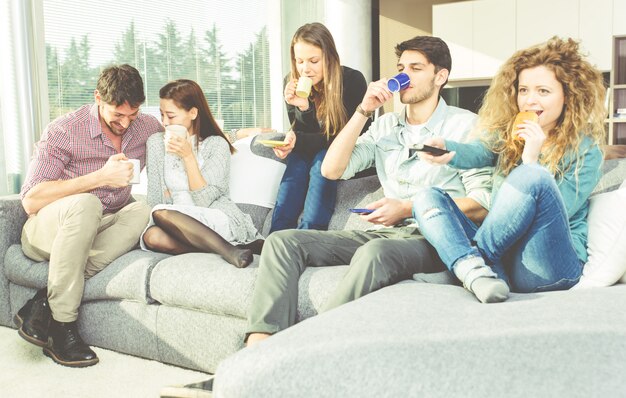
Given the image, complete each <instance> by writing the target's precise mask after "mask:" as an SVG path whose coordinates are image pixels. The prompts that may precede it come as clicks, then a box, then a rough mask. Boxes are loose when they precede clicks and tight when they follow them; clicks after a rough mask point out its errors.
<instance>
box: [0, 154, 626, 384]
mask: <svg viewBox="0 0 626 398" xmlns="http://www.w3.org/2000/svg"><path fill="white" fill-rule="evenodd" d="M622 156H623V154H622ZM604 171H605V175H604V177H603V180H602V181H601V183H600V184H599V185H598V187H597V188H596V191H597V192H602V191H606V190H611V189H615V188H616V187H617V186H619V183H621V181H623V180H624V178H626V160H611V161H608V162H606V163H605V165H604ZM381 196H382V194H381V191H380V185H379V182H378V179H377V177H376V176H366V177H362V178H357V179H353V180H349V181H341V182H340V183H339V191H338V200H337V205H336V211H335V214H334V215H333V218H332V220H331V226H330V227H331V228H333V229H341V228H354V229H359V228H364V227H365V225H364V224H363V223H362V221H361V220H360V219H359V217H358V216H356V215H353V214H351V213H349V212H348V211H347V209H348V208H350V207H359V206H363V205H365V204H367V203H368V202H371V201H372V200H375V199H377V198H379V197H381ZM240 206H241V207H242V209H243V210H244V211H247V212H249V213H250V214H251V215H252V217H253V220H254V222H255V224H256V225H257V226H258V227H259V229H260V230H262V231H263V232H265V233H266V232H267V230H268V228H269V220H270V216H271V212H270V210H269V209H266V208H260V207H258V206H251V205H240ZM25 219H26V216H25V214H24V212H23V210H22V207H21V204H20V202H19V199H18V197H17V196H16V195H13V196H9V197H3V198H0V231H2V232H1V234H2V235H0V324H2V325H5V326H11V327H13V322H12V319H11V318H12V315H13V314H15V313H16V312H17V310H18V309H19V308H20V307H21V306H22V305H23V304H24V302H25V301H26V300H27V299H28V298H29V297H31V296H32V295H33V294H34V293H35V290H36V289H38V288H41V287H43V286H44V285H45V283H46V279H47V264H46V263H45V262H44V263H36V262H33V261H31V260H30V259H28V258H26V257H25V256H24V255H23V253H22V251H21V248H20V245H19V241H20V233H21V227H22V225H23V223H24V221H25ZM257 266H258V259H255V262H254V263H253V264H252V265H251V266H249V267H248V268H246V269H237V268H234V267H232V266H231V265H229V264H227V263H225V262H224V261H223V260H222V259H221V258H220V257H218V256H217V255H213V254H200V253H194V254H186V255H181V256H167V255H163V254H157V253H148V252H142V251H140V250H134V251H132V252H130V253H128V254H126V255H124V256H122V257H120V258H119V259H117V260H116V261H114V262H113V263H112V264H111V265H109V266H108V267H107V268H106V269H105V270H103V271H102V272H101V273H99V274H98V275H96V276H95V277H93V278H92V279H90V280H89V281H87V283H86V286H85V294H84V297H83V305H82V307H81V311H80V317H79V327H80V332H81V334H82V335H83V337H84V338H85V340H86V341H87V342H88V343H89V344H92V345H95V346H99V347H103V348H108V349H112V350H116V351H120V352H124V353H129V354H133V355H137V356H141V357H145V358H151V359H156V360H159V361H162V362H165V363H171V364H175V365H179V366H183V367H187V368H192V369H198V370H202V371H206V372H210V373H214V372H215V371H216V370H217V379H216V393H218V394H222V396H285V395H294V394H295V392H296V391H297V392H298V394H297V395H298V396H312V395H316V396H344V395H349V396H368V395H369V396H408V395H420V396H421V395H425V396H429V395H441V396H443V395H447V394H446V392H449V393H450V394H457V393H458V395H476V396H481V395H498V394H487V392H488V391H489V387H488V386H484V385H483V384H484V383H487V382H486V381H489V382H491V383H492V384H493V383H495V384H496V386H497V387H496V390H495V391H498V392H502V391H504V390H503V389H504V388H507V390H506V391H507V392H508V393H511V394H512V393H513V392H514V390H516V389H520V388H522V387H523V386H526V387H528V386H531V387H536V386H535V384H529V383H535V381H537V382H539V381H540V379H541V381H542V382H544V381H545V383H548V384H545V385H546V386H548V387H546V388H552V386H555V385H556V384H559V385H561V384H563V385H564V387H563V388H564V389H567V391H570V390H571V384H575V385H578V384H580V383H583V382H584V381H585V380H591V381H590V382H592V381H594V380H595V379H593V377H594V375H595V373H590V374H587V375H586V376H585V377H583V378H582V379H581V378H579V376H581V372H577V371H574V372H573V373H572V376H571V377H569V376H568V375H567V369H569V368H570V367H573V368H575V369H581V368H583V367H584V365H585V364H593V366H594V369H597V371H598V372H601V373H600V375H601V376H602V378H603V380H604V379H610V376H612V375H613V374H615V372H617V371H619V372H622V373H623V371H624V370H626V368H625V366H626V365H624V364H626V361H624V360H623V358H624V354H626V346H625V344H626V343H625V342H626V339H624V337H625V336H624V334H625V332H626V320H625V319H624V318H625V315H624V314H626V312H624V311H623V308H624V304H626V287H625V286H624V285H620V286H616V287H611V288H606V289H595V290H587V291H579V292H573V291H569V292H552V293H542V294H530V295H515V294H514V295H512V298H511V299H510V300H509V301H508V302H506V303H504V304H498V305H480V304H479V303H478V302H477V301H476V300H475V299H474V298H473V297H472V296H471V295H470V294H469V293H467V292H466V291H465V290H464V289H463V288H461V287H458V286H446V285H436V284H425V283H421V284H419V285H418V283H417V282H405V283H401V284H399V285H396V286H393V287H389V288H385V289H383V290H381V291H379V292H376V293H374V294H372V295H370V296H368V297H365V298H363V299H360V300H357V301H355V302H354V303H351V304H348V305H346V306H343V307H340V308H337V309H335V310H333V311H330V312H328V313H326V314H322V315H321V316H318V317H314V318H312V319H308V320H307V321H306V322H301V323H300V324H298V325H296V326H294V327H292V328H290V329H288V330H286V331H284V332H281V333H279V334H278V335H276V336H274V337H272V338H271V339H269V340H267V341H266V342H264V343H263V344H260V345H259V346H258V347H257V348H252V349H245V350H241V351H239V350H240V349H241V347H242V339H243V335H244V330H245V326H246V321H245V314H246V310H247V308H248V307H249V304H250V300H251V294H252V289H253V287H254V281H255V276H256V269H257ZM346 268H347V266H338V267H324V268H310V269H307V270H306V272H305V273H304V275H303V276H302V278H301V280H300V285H299V304H298V318H299V320H300V321H302V320H305V319H307V318H311V317H312V316H313V315H316V314H317V312H318V310H319V308H320V307H321V306H322V305H323V304H324V301H325V300H326V299H327V297H328V296H329V294H330V292H332V291H333V289H334V288H335V286H336V284H337V283H338V281H339V280H340V278H341V277H342V276H343V274H344V273H345V271H346ZM600 303H605V304H607V305H605V306H604V307H602V308H601V309H602V311H598V310H597V307H598V306H599V304H600ZM596 304H597V305H596ZM589 324H591V326H587V325H589ZM610 350H613V351H611V352H610ZM237 351H239V352H237ZM236 352H237V353H236ZM233 353H236V354H235V355H232V356H231V354H233ZM583 355H591V356H590V357H589V358H590V359H585V360H584V361H583V362H575V361H578V360H579V359H580V358H582V357H583ZM613 355H615V356H614V357H613ZM227 357H230V358H228V359H227V360H226V361H223V360H224V359H225V358H227ZM600 357H601V358H602V360H600V359H599V358H600ZM222 361H223V362H222ZM581 361H582V360H581ZM221 362H222V364H221V365H220V367H219V369H218V368H217V367H218V364H220V363H221ZM531 365H532V366H531ZM553 365H558V366H556V367H555V368H553V367H552V366H553ZM561 368H563V369H561ZM547 369H550V372H551V373H548V371H547ZM463 372H464V373H463ZM589 372H591V371H589ZM593 372H595V370H594V371H593ZM459 374H461V375H464V376H463V380H462V381H457V380H456V379H455V378H456V377H457V376H456V375H459ZM518 374H519V375H520V377H521V376H523V377H522V378H519V377H517V376H516V375H518ZM529 374H533V375H535V376H533V377H534V378H533V377H526V376H527V375H529ZM551 375H554V378H555V380H557V381H554V382H552V381H550V380H549V379H550V376H551ZM470 376H474V377H475V378H474V379H472V378H471V377H470ZM505 376H506V377H505ZM581 377H582V376H581ZM574 380H576V383H574ZM580 380H582V382H581V381H580ZM615 380H618V379H617V378H615ZM483 382H484V383H483ZM481 383H483V384H481ZM550 383H552V384H550ZM568 383H569V384H568ZM615 383H617V381H614V382H613V384H607V386H606V388H607V389H609V390H611V391H613V392H615V391H616V390H615V389H614V387H615ZM594 385H595V384H594ZM555 388H556V387H555ZM590 388H592V389H593V388H595V387H594V386H592V387H590ZM598 388H599V387H598ZM603 388H604V387H603ZM508 389H510V391H509V390H508ZM220 391H221V392H222V393H220ZM520 391H521V390H520ZM554 391H556V392H557V393H558V392H559V391H564V390H559V389H554ZM580 391H589V390H584V389H581V390H580ZM594 391H595V390H594ZM598 391H605V390H598ZM607 391H608V390H607ZM462 392H467V394H464V393H462ZM483 393H484V394H483ZM513 395H514V394H513ZM518 395H522V394H521V393H520V394H518ZM591 395H594V394H591ZM613 395H615V394H613Z"/></svg>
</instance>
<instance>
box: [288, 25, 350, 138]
mask: <svg viewBox="0 0 626 398" xmlns="http://www.w3.org/2000/svg"><path fill="white" fill-rule="evenodd" d="M297 42H304V43H307V44H310V45H313V46H315V47H318V48H320V49H321V50H322V54H323V60H324V62H323V64H322V70H323V72H324V79H323V80H322V86H321V87H319V88H318V87H313V88H312V89H311V93H312V94H311V95H312V97H313V99H314V101H315V104H316V114H317V118H318V119H319V120H321V121H322V123H323V126H322V129H323V131H324V134H326V137H330V136H334V135H336V134H337V133H339V132H340V131H341V129H342V128H343V127H344V126H345V125H346V123H347V121H348V116H347V115H346V110H345V108H344V106H343V101H342V93H343V73H342V71H341V62H340V61H339V54H338V53H337V48H336V47H335V41H334V40H333V36H332V35H331V34H330V31H329V30H328V29H327V28H326V26H324V25H322V24H321V23H319V22H314V23H309V24H306V25H303V26H301V27H300V28H299V29H298V30H297V31H296V33H295V34H294V35H293V38H292V39H291V76H292V78H295V79H298V78H299V77H300V73H299V72H298V69H297V68H296V56H295V53H294V50H293V47H294V45H295V44H296V43H297Z"/></svg>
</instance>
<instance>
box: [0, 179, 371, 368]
mask: <svg viewBox="0 0 626 398" xmlns="http://www.w3.org/2000/svg"><path fill="white" fill-rule="evenodd" d="M381 195H382V193H381V191H380V184H379V182H378V178H377V177H376V176H375V175H374V176H366V177H363V178H357V179H353V180H349V181H342V182H340V183H339V191H338V200H337V205H336V212H335V215H334V216H333V218H332V220H331V224H330V228H333V229H342V228H364V226H365V225H364V224H363V223H362V222H361V221H360V219H359V218H358V216H356V215H354V214H352V213H350V212H349V211H348V210H347V209H348V208H350V207H358V206H362V205H364V204H366V203H368V202H370V201H372V200H374V198H380V197H381ZM239 206H240V207H241V208H242V209H243V210H244V211H246V212H248V213H249V214H250V215H251V216H252V218H253V221H254V222H255V225H256V226H257V228H258V229H259V230H260V231H263V233H264V235H266V234H267V231H268V230H269V224H270V220H271V211H270V209H268V208H264V207H261V206H255V205H247V204H240V205H239ZM25 220H26V214H25V213H24V210H23V209H22V206H21V203H20V200H19V197H18V195H11V196H5V197H1V198H0V231H2V232H1V235H0V325H5V326H9V327H15V326H14V324H13V321H12V317H13V315H14V314H15V313H16V312H17V311H18V310H19V309H20V308H21V307H22V305H23V304H24V303H25V302H26V300H27V299H29V298H30V297H32V296H33V295H34V293H35V291H36V289H39V288H42V287H43V286H45V285H46V283H47V275H48V264H47V262H42V263H37V262H34V261H32V260H30V259H29V258H27V257H25V256H24V254H23V252H22V250H21V247H20V234H21V229H22V226H23V224H24V222H25ZM257 267H258V256H255V261H254V262H253V263H252V264H251V265H250V266H249V267H248V268H245V269H238V268H235V267H233V266H232V265H230V264H228V263H226V262H225V261H224V260H222V258H221V257H219V256H218V255H215V254H204V253H190V254H185V255H180V256H168V255H164V254H159V253H151V252H144V251H141V250H133V251H131V252H129V253H127V254H125V255H124V256H122V257H120V258H118V259H117V260H115V261H114V262H113V263H111V264H110V265H109V266H108V267H106V268H105V269H104V270H103V271H102V272H100V273H99V274H97V275H96V276H94V277H93V278H91V279H90V280H88V281H87V283H86V284H85V293H84V296H83V304H82V306H81V309H80V314H79V330H80V333H81V335H82V336H83V338H84V339H85V341H86V342H87V343H88V344H91V345H94V346H98V347H103V348H107V349H111V350H115V351H120V352H124V353H128V354H132V355H137V356H140V357H145V358H150V359H156V360H158V361H161V362H165V363H170V364H174V365H179V366H182V367H186V368H191V369H197V370H202V371H206V372H210V373H213V372H215V369H216V367H217V365H218V363H219V362H220V361H221V360H223V359H224V358H226V357H227V356H229V355H230V354H232V353H234V352H236V351H238V350H239V349H241V348H242V341H243V337H244V330H245V326H246V310H247V308H248V307H249V304H250V300H251V296H252V289H253V287H254V281H255V277H256V270H257ZM346 268H347V267H346V266H343V267H332V268H326V269H322V268H317V269H315V268H312V269H310V270H308V271H306V272H305V274H304V275H303V277H302V280H301V282H300V302H299V310H298V312H299V315H298V316H299V319H305V318H308V317H311V316H313V315H315V314H317V312H318V309H319V308H320V307H321V305H322V304H323V303H324V300H325V299H326V298H327V297H328V295H329V293H330V292H331V291H332V289H333V288H334V286H335V285H336V284H337V282H338V281H339V279H340V278H341V277H342V275H343V274H344V273H345V270H346Z"/></svg>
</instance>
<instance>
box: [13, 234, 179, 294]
mask: <svg viewBox="0 0 626 398" xmlns="http://www.w3.org/2000/svg"><path fill="white" fill-rule="evenodd" d="M165 257H168V255H166V254H161V253H153V252H146V251H143V250H133V251H131V252H129V253H126V254H125V255H123V256H121V257H119V258H118V259H116V260H115V261H113V262H112V263H111V264H109V265H108V266H107V267H106V268H105V269H103V270H102V271H100V272H99V273H98V274H96V275H95V276H94V277H92V278H91V279H89V280H87V281H86V283H85V292H84V294H83V301H91V300H106V299H118V300H119V299H126V300H135V301H140V302H145V303H151V302H153V300H152V299H151V298H150V293H149V286H148V280H149V279H148V275H149V274H150V271H151V269H152V268H153V267H154V266H155V265H156V264H157V263H158V262H159V261H160V260H162V259H163V258H165ZM5 275H6V277H7V279H9V281H11V282H12V283H15V284H17V285H20V286H25V287H30V288H34V289H40V288H42V287H44V286H46V285H47V284H48V262H47V261H43V262H36V261H33V260H31V259H30V258H28V257H26V256H25V255H24V252H22V249H21V246H20V245H13V246H11V247H10V248H9V250H8V251H7V253H6V256H5Z"/></svg>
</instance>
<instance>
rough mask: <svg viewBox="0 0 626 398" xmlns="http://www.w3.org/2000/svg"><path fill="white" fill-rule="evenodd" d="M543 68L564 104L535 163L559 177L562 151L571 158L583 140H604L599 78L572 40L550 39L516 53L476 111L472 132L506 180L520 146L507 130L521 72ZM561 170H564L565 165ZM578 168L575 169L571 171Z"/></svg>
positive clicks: (517, 157)
mask: <svg viewBox="0 0 626 398" xmlns="http://www.w3.org/2000/svg"><path fill="white" fill-rule="evenodd" d="M538 66H544V67H546V68H548V69H549V70H551V71H552V72H554V74H555V76H556V79H557V80H558V81H559V82H560V83H561V85H562V87H563V93H564V96H565V104H564V107H563V111H562V113H561V116H560V117H559V119H558V120H557V125H556V127H555V128H554V129H553V130H552V131H551V132H550V133H549V135H548V137H547V139H546V144H545V145H544V149H542V157H541V159H540V163H541V164H542V165H544V166H545V167H547V168H548V169H549V170H550V171H551V172H552V173H553V174H554V175H556V176H562V175H563V174H564V173H565V171H567V170H565V169H561V167H562V166H563V165H560V163H559V161H560V160H561V159H562V158H563V156H564V155H565V153H566V152H568V151H573V152H574V153H575V155H576V156H575V157H576V158H577V157H578V156H577V155H578V150H579V146H580V143H581V141H582V140H583V138H584V137H585V136H587V137H590V138H591V139H592V140H593V141H594V142H596V143H598V144H600V143H602V142H603V141H604V139H605V131H604V124H603V123H604V118H605V117H606V112H607V111H606V109H605V108H604V95H605V87H604V82H603V79H602V74H601V73H600V72H599V71H598V70H597V69H596V68H595V67H593V66H592V65H591V64H590V63H589V62H588V61H587V60H585V59H584V58H583V56H582V55H581V54H580V52H579V48H578V42H576V41H574V40H573V39H560V38H558V37H556V36H555V37H553V38H551V39H550V40H548V41H547V42H545V43H542V44H539V45H536V46H533V47H530V48H527V49H525V50H520V51H518V52H516V53H515V54H513V56H512V57H511V58H510V59H509V60H508V61H506V62H505V63H504V65H502V67H501V68H500V70H499V71H498V73H497V75H496V76H495V78H494V79H493V82H492V84H491V86H490V88H489V90H488V91H487V94H486V95H485V99H484V101H483V105H482V107H481V108H480V111H479V112H478V115H479V123H478V125H477V130H476V132H477V133H479V134H483V139H484V140H485V141H486V142H487V144H488V145H489V146H490V147H491V149H492V150H493V151H494V152H496V153H497V154H498V155H499V160H498V170H499V172H500V173H502V174H504V175H508V174H509V173H510V172H511V171H512V169H513V168H514V167H515V166H516V164H517V163H518V161H519V159H521V157H522V151H523V150H524V143H523V141H521V140H517V139H513V137H512V134H511V129H512V127H513V121H514V119H515V116H516V115H517V113H518V111H519V110H520V109H518V106H517V90H518V85H519V74H520V72H521V71H522V70H524V69H528V68H534V67H538ZM564 166H565V168H567V167H569V166H568V165H564ZM575 167H577V168H578V167H579V165H577V166H575Z"/></svg>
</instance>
